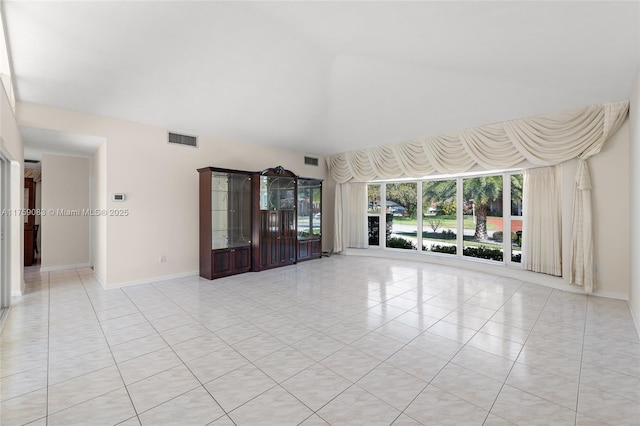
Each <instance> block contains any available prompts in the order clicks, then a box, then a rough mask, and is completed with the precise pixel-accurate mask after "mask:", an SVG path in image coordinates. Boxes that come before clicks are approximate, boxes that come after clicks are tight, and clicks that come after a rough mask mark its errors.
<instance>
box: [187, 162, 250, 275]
mask: <svg viewBox="0 0 640 426" xmlns="http://www.w3.org/2000/svg"><path fill="white" fill-rule="evenodd" d="M198 172H199V173H200V276H201V277H204V278H207V279H213V278H219V277H224V276H227V275H233V274H239V273H242V272H248V271H250V270H251V237H252V235H251V226H252V223H251V214H252V213H251V211H252V206H251V203H252V197H251V173H249V172H242V171H236V170H228V169H220V168H215V167H206V168H203V169H198Z"/></svg>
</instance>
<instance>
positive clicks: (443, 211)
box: [437, 201, 456, 216]
mask: <svg viewBox="0 0 640 426" xmlns="http://www.w3.org/2000/svg"><path fill="white" fill-rule="evenodd" d="M437 214H438V215H444V216H455V214H456V203H454V202H453V201H443V202H441V203H440V204H438V212H437Z"/></svg>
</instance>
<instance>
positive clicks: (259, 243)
mask: <svg viewBox="0 0 640 426" xmlns="http://www.w3.org/2000/svg"><path fill="white" fill-rule="evenodd" d="M252 186H253V205H254V215H253V266H252V270H253V271H262V270H264V269H271V268H276V267H279V266H285V265H291V264H294V263H296V233H297V228H296V195H297V192H296V191H297V190H296V186H297V176H296V175H295V174H294V173H293V172H292V171H290V170H285V169H284V168H282V167H276V168H271V169H266V170H263V171H262V172H260V173H256V174H255V175H254V177H253V184H252Z"/></svg>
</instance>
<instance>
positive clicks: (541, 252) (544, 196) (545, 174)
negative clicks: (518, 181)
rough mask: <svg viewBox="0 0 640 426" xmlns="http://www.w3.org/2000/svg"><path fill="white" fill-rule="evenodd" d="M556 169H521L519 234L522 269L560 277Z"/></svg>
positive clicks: (560, 252)
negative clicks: (522, 216) (521, 229)
mask: <svg viewBox="0 0 640 426" xmlns="http://www.w3.org/2000/svg"><path fill="white" fill-rule="evenodd" d="M559 167H560V166H554V167H543V168H536V169H528V170H525V171H524V173H523V174H524V187H523V191H522V198H523V200H522V201H523V209H524V211H525V212H526V215H527V216H526V218H525V221H524V232H523V233H522V240H523V241H522V244H523V249H524V250H523V251H524V253H525V256H524V258H523V267H524V268H525V269H527V270H529V271H534V272H542V273H545V274H550V275H556V276H561V275H562V214H561V210H560V199H561V198H560V191H561V189H560V176H559V173H558V168H559Z"/></svg>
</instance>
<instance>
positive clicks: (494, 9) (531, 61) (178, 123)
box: [3, 0, 640, 155]
mask: <svg viewBox="0 0 640 426" xmlns="http://www.w3.org/2000/svg"><path fill="white" fill-rule="evenodd" d="M3 8H4V14H5V21H6V29H7V34H8V40H9V47H10V52H11V56H12V61H13V71H14V78H15V84H16V92H17V97H18V100H21V101H27V102H35V103H39V104H45V105H52V106H56V107H61V108H68V109H72V110H80V111H86V112H90V113H95V114H100V115H106V116H111V117H118V118H123V119H127V120H133V121H138V122H143V123H150V124H156V125H160V126H163V127H166V128H167V129H169V130H173V131H182V132H185V133H188V134H197V135H201V136H212V137H216V138H224V139H228V140H230V141H244V142H252V143H261V144H268V145H272V146H278V147H283V148H287V149H294V150H298V151H302V152H305V153H309V154H319V155H323V154H331V153H337V152H343V151H348V150H354V149H360V148H364V147H368V146H376V145H381V144H385V143H390V142H399V141H403V140H407V139H411V138H416V137H421V136H428V135H435V134H439V133H443V132H448V131H455V130H458V129H461V128H465V127H472V126H477V125H481V124H487V123H493V122H498V121H504V120H508V119H512V118H518V117H525V116H529V115H534V114H540V113H546V112H555V111H560V110H564V109H570V108H575V107H580V106H584V105H589V104H593V103H599V102H606V101H611V100H622V99H628V98H629V95H630V91H631V84H632V80H633V77H634V75H635V73H636V72H637V71H638V69H639V66H640V7H639V3H638V2H637V1H634V2H614V1H602V2H591V1H589V2H578V1H570V2H559V1H554V2H515V1H512V2H479V1H473V2H455V1H448V2H430V1H423V2H419V1H418V2H398V1H392V2H368V1H354V2H311V1H299V2H271V1H257V2H241V1H240V2H239V1H235V2H222V1H216V2H213V1H199V2H167V1H155V2H154V1H125V2H116V1H105V2H85V1H72V2H58V1H46V2H30V1H6V0H5V1H4V2H3Z"/></svg>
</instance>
